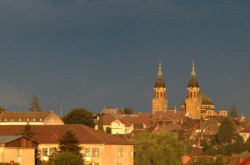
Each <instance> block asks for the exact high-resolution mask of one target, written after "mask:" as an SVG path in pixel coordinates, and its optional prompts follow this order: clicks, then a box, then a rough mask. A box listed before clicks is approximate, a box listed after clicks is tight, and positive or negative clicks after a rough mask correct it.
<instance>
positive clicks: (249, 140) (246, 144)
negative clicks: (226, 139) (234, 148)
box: [245, 137, 250, 152]
mask: <svg viewBox="0 0 250 165" xmlns="http://www.w3.org/2000/svg"><path fill="white" fill-rule="evenodd" d="M245 146H246V150H247V151H248V152H250V137H249V138H247V141H246V143H245Z"/></svg>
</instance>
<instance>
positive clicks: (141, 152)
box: [134, 132, 188, 165]
mask: <svg viewBox="0 0 250 165" xmlns="http://www.w3.org/2000/svg"><path fill="white" fill-rule="evenodd" d="M134 151H135V153H134V154H135V158H134V162H135V165H161V164H176V165H178V164H181V157H182V156H183V155H184V154H186V153H187V152H188V146H187V145H186V144H185V143H184V142H182V141H177V139H176V137H175V135H174V134H172V133H163V132H160V133H149V132H144V133H141V134H139V135H138V136H137V138H135V139H134Z"/></svg>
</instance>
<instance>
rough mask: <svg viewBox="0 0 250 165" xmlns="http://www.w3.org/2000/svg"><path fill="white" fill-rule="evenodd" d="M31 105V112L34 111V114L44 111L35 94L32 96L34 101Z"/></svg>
mask: <svg viewBox="0 0 250 165" xmlns="http://www.w3.org/2000/svg"><path fill="white" fill-rule="evenodd" d="M30 105H31V107H30V108H29V110H30V111H32V112H41V111H42V110H41V108H40V103H39V99H38V97H37V95H36V94H35V93H34V94H33V96H32V101H31V103H30Z"/></svg>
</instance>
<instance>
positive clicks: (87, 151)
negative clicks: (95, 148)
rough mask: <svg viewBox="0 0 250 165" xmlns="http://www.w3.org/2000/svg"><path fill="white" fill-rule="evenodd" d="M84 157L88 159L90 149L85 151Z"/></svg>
mask: <svg viewBox="0 0 250 165" xmlns="http://www.w3.org/2000/svg"><path fill="white" fill-rule="evenodd" d="M85 156H86V157H90V148H86V149H85Z"/></svg>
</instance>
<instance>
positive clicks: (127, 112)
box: [122, 106, 133, 114]
mask: <svg viewBox="0 0 250 165" xmlns="http://www.w3.org/2000/svg"><path fill="white" fill-rule="evenodd" d="M122 112H123V113H125V114H131V113H133V108H132V107H131V106H129V107H128V108H123V109H122Z"/></svg>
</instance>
